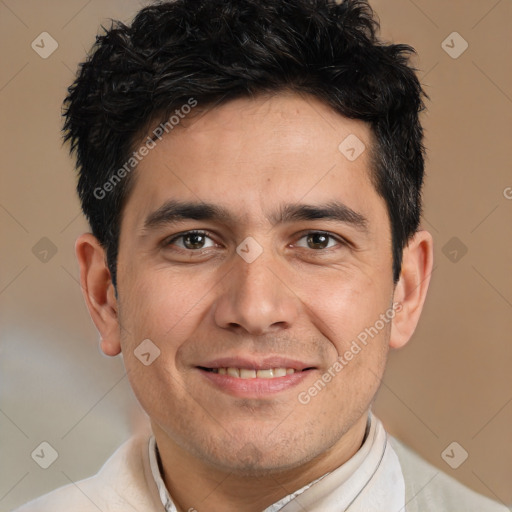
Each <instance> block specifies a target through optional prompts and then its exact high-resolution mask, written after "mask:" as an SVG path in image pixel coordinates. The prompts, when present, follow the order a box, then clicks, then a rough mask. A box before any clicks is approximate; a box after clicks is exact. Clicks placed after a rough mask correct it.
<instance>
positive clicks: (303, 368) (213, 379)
mask: <svg viewBox="0 0 512 512" xmlns="http://www.w3.org/2000/svg"><path fill="white" fill-rule="evenodd" d="M230 367H231V368H247V369H253V370H266V369H269V368H293V369H294V370H295V373H293V374H291V375H284V376H283V377H274V378H273V379H261V378H257V377H256V378H253V379H241V378H237V377H232V376H230V375H221V374H219V373H213V372H210V371H207V370H206V369H205V368H230ZM196 369H197V370H198V372H199V373H200V375H202V377H203V378H205V379H206V380H207V382H208V383H209V384H211V385H213V386H214V387H216V388H217V389H219V390H220V391H222V392H224V393H228V394H230V395H232V396H235V397H238V398H252V399H262V398H266V397H269V396H273V395H275V394H276V393H280V392H283V391H287V390H290V389H292V388H294V387H296V386H298V385H299V384H300V383H302V382H303V381H304V380H305V379H307V378H308V377H309V376H310V375H311V374H312V373H313V372H314V371H315V370H316V367H315V366H314V365H313V364H309V363H305V362H302V361H297V360H295V359H288V358H283V357H280V356H276V357H267V358H265V359H263V360H259V361H256V360H252V359H247V358H238V357H236V358H233V357H224V358H220V359H215V360H213V361H209V362H207V363H204V364H200V365H198V366H196Z"/></svg>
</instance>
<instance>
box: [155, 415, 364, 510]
mask: <svg viewBox="0 0 512 512" xmlns="http://www.w3.org/2000/svg"><path fill="white" fill-rule="evenodd" d="M366 421H367V414H364V415H363V416H362V417H361V418H360V419H359V420H358V421H357V422H356V423H355V424H354V425H353V426H352V427H351V428H350V430H348V431H347V432H346V433H345V434H344V435H343V436H342V438H340V439H339V440H338V441H337V442H336V443H335V444H334V445H333V446H332V447H331V448H330V449H329V450H327V451H325V452H324V453H322V454H321V455H319V456H317V457H315V458H313V459H312V460H310V461H308V462H306V463H303V464H299V465H298V466H297V467H293V468H290V469H286V470H279V471H274V472H270V471H265V472H261V473H259V474H256V473H253V474H251V475H243V474H238V473H235V472H230V471H229V468H226V469H222V468H219V467H216V466H212V465H211V464H208V463H205V461H204V460H201V459H199V458H197V457H195V456H194V455H192V454H191V453H190V452H189V451H187V450H185V449H184V448H183V447H181V446H179V445H178V444H176V443H175V442H174V441H173V440H172V439H171V438H170V437H169V436H168V435H167V434H166V433H165V432H164V431H163V430H161V429H160V428H159V427H158V425H156V424H153V425H152V426H153V432H154V435H155V439H156V443H157V446H158V450H159V453H160V458H161V461H162V466H163V480H164V482H165V485H166V487H167V489H168V491H169V493H170V495H171V497H172V500H173V502H174V504H175V505H176V508H177V509H178V511H179V512H188V511H194V510H197V512H200V511H201V510H208V512H235V511H237V512H238V511H240V510H244V511H246V512H261V511H262V510H264V509H265V508H267V507H268V506H270V505H272V504H273V503H276V502H277V501H279V500H280V499H282V498H284V497H285V496H287V495H289V494H292V493H293V492H295V491H297V490H298V489H300V488H302V487H304V486H305V485H307V484H309V483H311V482H313V481H314V480H316V479H318V478H320V477H322V476H323V475H325V474H326V473H329V472H331V471H334V470H335V469H337V468H338V467H340V466H341V465H342V464H344V463H345V462H347V461H348V460H349V459H350V458H351V457H352V456H353V455H354V454H355V453H356V452H357V451H358V450H359V448H360V447H361V445H362V443H363V439H364V433H365V429H366ZM191 475H193V477H191Z"/></svg>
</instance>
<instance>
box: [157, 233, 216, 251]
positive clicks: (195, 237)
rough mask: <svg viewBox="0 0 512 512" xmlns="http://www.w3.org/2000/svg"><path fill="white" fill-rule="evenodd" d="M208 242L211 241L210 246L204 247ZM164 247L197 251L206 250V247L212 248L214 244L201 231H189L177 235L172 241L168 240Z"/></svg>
mask: <svg viewBox="0 0 512 512" xmlns="http://www.w3.org/2000/svg"><path fill="white" fill-rule="evenodd" d="M208 240H210V241H211V244H210V245H205V244H206V243H207V241H208ZM178 241H180V242H181V243H178ZM166 245H167V246H170V245H176V246H178V247H179V248H181V249H187V250H191V251H194V250H195V251H197V250H201V249H206V248H208V247H213V246H214V245H215V243H214V242H213V240H212V239H211V238H210V237H209V236H208V234H207V233H205V232H203V231H189V232H187V233H182V234H181V235H178V236H176V237H174V238H173V239H171V240H169V242H168V243H166Z"/></svg>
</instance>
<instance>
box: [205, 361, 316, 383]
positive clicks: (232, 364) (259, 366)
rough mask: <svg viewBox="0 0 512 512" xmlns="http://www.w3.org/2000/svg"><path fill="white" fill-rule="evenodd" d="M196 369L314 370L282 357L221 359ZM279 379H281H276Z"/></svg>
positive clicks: (306, 365)
mask: <svg viewBox="0 0 512 512" xmlns="http://www.w3.org/2000/svg"><path fill="white" fill-rule="evenodd" d="M196 367H197V368H199V367H202V368H247V369H251V370H268V369H269V368H293V369H294V370H295V371H296V372H301V371H302V370H305V369H306V368H315V364H313V363H306V362H304V361H299V360H297V359H290V358H286V357H282V356H270V357H266V358H264V359H260V360H256V359H251V358H244V357H221V358H219V359H214V360H213V361H207V362H204V363H200V364H198V365H197V366H196ZM278 378H281V377H278Z"/></svg>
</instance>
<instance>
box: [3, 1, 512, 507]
mask: <svg viewBox="0 0 512 512" xmlns="http://www.w3.org/2000/svg"><path fill="white" fill-rule="evenodd" d="M140 5H141V4H140V3H139V2H137V1H134V0H130V1H127V0H110V1H100V0H89V1H87V0H69V1H66V2H63V1H61V2H57V1H55V0H48V1H45V2H40V1H36V0H0V48H2V50H1V57H2V65H1V67H0V112H1V116H2V124H1V133H0V144H1V152H0V162H1V163H0V167H1V185H0V225H1V230H2V231H1V233H2V237H1V265H0V315H1V316H0V322H1V332H2V341H1V345H0V346H1V349H0V350H1V363H0V364H1V367H0V379H1V381H0V382H1V384H0V400H1V401H0V433H1V444H0V460H1V461H2V463H1V464H0V511H7V510H10V509H11V508H12V507H14V506H15V505H17V504H20V503H22V502H24V501H26V500H28V499H29V498H32V497H34V496H37V495H39V494H41V493H43V492H46V491H48V490H50V489H53V488H55V487H57V486H60V485H63V484H67V483H69V482H70V481H76V480H78V479H80V478H83V477H85V476H88V475H90V474H92V473H94V472H95V471H97V469H98V468H99V466H100V465H101V464H102V462H103V461H104V460H105V459H106V458H107V457H108V455H110V454H111V453H112V451H113V450H114V449H115V448H116V447H117V446H118V445H119V444H120V443H121V442H122V441H123V440H125V439H126V438H127V437H128V436H129V435H130V432H131V431H132V430H133V429H134V428H136V425H137V424H138V422H139V420H140V417H141V414H140V413H139V412H138V406H137V405H136V403H135V401H134V398H133V395H132V394H131V391H130V388H129V386H128V383H127V379H126V378H125V377H124V371H123V366H122V361H121V360H120V359H119V358H116V359H110V358H107V357H105V356H102V355H101V354H100V353H99V350H98V347H97V345H98V343H97V341H98V335H97V333H96V331H95V329H94V327H93V325H92V323H91V321H90V319H89V316H88V313H87V310H86V308H85V305H84V303H83V299H82V296H81V290H80V287H79V285H78V281H77V278H78V269H77V264H76V261H75V257H74V241H75V239H76V237H77V236H78V235H79V234H80V233H82V232H83V231H86V230H87V225H86V223H85V221H84V219H83V218H82V216H81V214H80V210H79V203H78V200H77V197H76V195H75V191H74V186H75V177H74V174H73V172H72V166H73V164H72V162H71V160H70V159H69V157H68V155H67V151H66V150H65V149H63V148H62V146H61V141H60V134H59V129H60V123H61V120H60V105H61V101H62V99H63V97H64V95H65V89H66V87H67V86H68V85H69V84H70V83H71V81H72V79H73V75H74V70H75V69H76V65H77V63H78V62H79V61H80V60H82V59H83V57H84V55H85V51H86V50H87V49H89V48H90V46H91V44H92V42H93V40H94V36H95V34H96V31H97V28H98V27H99V25H100V24H101V23H108V21H107V20H108V18H110V17H112V18H119V19H122V20H124V21H129V20H130V19H131V17H132V15H133V14H134V13H135V11H136V10H137V9H138V8H139V7H140ZM372 5H373V6H374V7H375V9H376V11H377V13H378V14H379V16H380V19H381V22H382V27H383V29H382V35H383V37H384V38H385V39H388V40H393V41H395V42H406V43H409V44H411V45H412V46H414V47H415V48H416V49H417V51H418V54H419V56H418V58H417V60H416V65H417V67H418V68H419V69H420V70H421V71H420V75H421V77H422V82H423V83H424V84H425V86H426V89H427V92H428V94H429V95H430V98H431V102H430V103H429V112H428V114H427V115H426V116H425V118H424V124H425V127H426V131H427V140H426V142H427V146H428V148H429V160H428V165H427V174H428V176H427V182H426V189H425V194H424V197H425V203H426V207H425V218H424V225H425V227H426V228H428V229H430V230H431V232H432V234H433V235H434V239H435V244H436V249H435V256H436V266H435V270H434V274H433V281H432V285H431V290H430V295H429V298H428V300H427V304H426V307H425V311H424V314H423V318H422V321H421V323H420V326H419V328H418V330H417V332H416V334H415V335H414V337H413V339H412V341H411V343H410V344H409V345H408V346H407V347H406V348H405V349H403V350H401V351H399V352H395V353H393V354H392V357H391V360H390V363H389V368H388V371H387V373H386V376H385V380H384V382H383V385H382V388H381V390H380V392H379V395H378V399H377V404H376V407H375V410H376V412H377V413H378V415H380V417H381V418H382V419H383V421H384V423H385V425H386V426H387V427H388V429H389V431H391V432H392V433H393V434H395V435H396V436H397V437H399V438H400V439H402V440H403V441H405V442H406V443H407V444H409V445H410V446H412V447H413V448H414V449H415V450H416V451H417V452H419V453H420V454H421V455H423V456H424V457H425V458H426V459H428V460H429V461H430V462H432V463H433V464H435V465H436V466H438V467H439V468H440V469H442V470H444V471H445V472H447V473H449V474H451V475H453V476H454V477H455V478H457V479H459V480H460V481H462V482H464V483H465V484H466V485H468V486H470V487H472V488H474V489H476V490H477V491H479V492H481V493H484V494H487V495H489V496H491V497H493V498H494V499H496V500H499V501H502V502H504V503H506V504H509V505H510V504H512V486H511V485H510V484H511V482H512V433H511V426H512V385H511V384H512V382H511V377H510V375H511V372H510V368H511V363H512V343H511V341H512V340H511V334H510V333H511V332H512V314H511V313H512V272H511V262H512V237H511V226H512V200H511V199H507V197H506V196H508V197H509V198H510V197H512V189H511V188H509V187H512V173H511V167H510V158H509V153H510V138H511V135H512V129H511V126H512V85H511V84H512V70H511V66H510V63H511V58H510V57H511V51H512V32H511V31H510V27H511V26H512V3H511V2H510V1H509V0H500V1H497V0H471V1H469V0H464V1H463V0H457V1H450V2H446V1H445V0H429V1H427V0H415V1H413V0H393V1H392V2H391V1H389V0H388V1H385V0H374V1H373V2H372ZM43 31H46V32H48V33H50V34H51V36H52V37H53V38H55V40H56V41H57V42H58V45H59V47H58V49H57V50H56V51H55V52H54V53H53V54H52V55H51V56H50V57H48V58H47V59H42V58H41V57H40V56H39V55H38V54H37V53H36V52H35V51H34V50H33V49H32V48H31V42H32V41H33V40H34V39H36V37H37V36H38V35H39V34H40V33H41V32H43ZM454 31H456V32H458V33H459V34H460V35H461V36H462V37H463V38H464V40H466V41H467V43H468V44H469V47H468V49H467V50H466V51H465V52H464V53H463V54H462V55H460V56H459V57H458V58H457V59H454V58H452V57H450V56H449V55H448V54H447V53H446V52H445V50H444V49H443V47H442V42H443V41H444V40H445V39H446V38H447V36H449V35H450V34H451V33H452V32H454ZM448 44H449V45H451V46H454V50H457V49H459V48H461V46H460V41H458V40H454V43H453V44H452V43H451V39H450V38H449V39H448ZM43 237H46V238H47V239H49V240H50V241H51V244H53V246H54V249H55V250H56V251H57V252H56V253H55V254H54V255H52V253H51V252H49V253H48V256H47V258H48V261H46V262H43V261H40V259H38V257H36V255H35V254H34V252H36V253H37V252H38V251H37V250H34V251H33V247H34V246H36V244H37V243H38V242H39V241H40V239H41V238H43ZM453 237H456V238H457V240H456V241H455V242H454V241H452V242H450V243H449V241H450V240H451V239H452V238H453ZM39 243H40V244H43V246H44V247H46V248H48V247H50V246H49V245H48V244H49V243H48V241H43V242H39ZM454 243H455V244H458V247H457V246H456V245H450V244H454ZM45 244H46V245H45ZM446 244H448V245H446ZM38 247H40V246H38ZM462 247H466V248H467V253H466V254H464V255H463V257H462V258H461V255H462V253H463V251H462V250H461V248H462ZM40 250H41V249H40V248H39V251H40ZM454 250H455V251H456V252H454ZM39 256H41V254H39ZM454 258H457V259H458V261H456V262H454V261H451V260H453V259H454ZM42 441H47V442H49V443H50V444H51V445H52V446H53V447H54V448H55V449H56V450H57V452H58V454H59V457H58V459H57V460H56V461H55V463H54V464H53V465H52V466H51V467H50V468H48V469H46V470H43V469H41V468H40V467H39V466H38V465H36V463H35V462H34V461H33V460H32V458H31V456H30V455H31V453H32V451H33V450H34V449H35V448H36V447H37V446H38V445H39V444H40V443H41V442H42ZM452 441H457V442H458V443H459V444H460V445H461V446H462V447H463V448H464V449H465V450H466V451H467V452H468V453H469V457H468V459H467V460H466V461H465V462H464V463H463V464H462V465H461V466H460V467H459V468H458V469H456V470H453V469H451V468H450V467H449V466H448V465H447V464H446V463H445V462H444V461H443V460H442V458H441V453H442V452H443V450H444V449H445V448H446V447H447V446H448V445H449V444H450V443H451V442H452Z"/></svg>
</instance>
